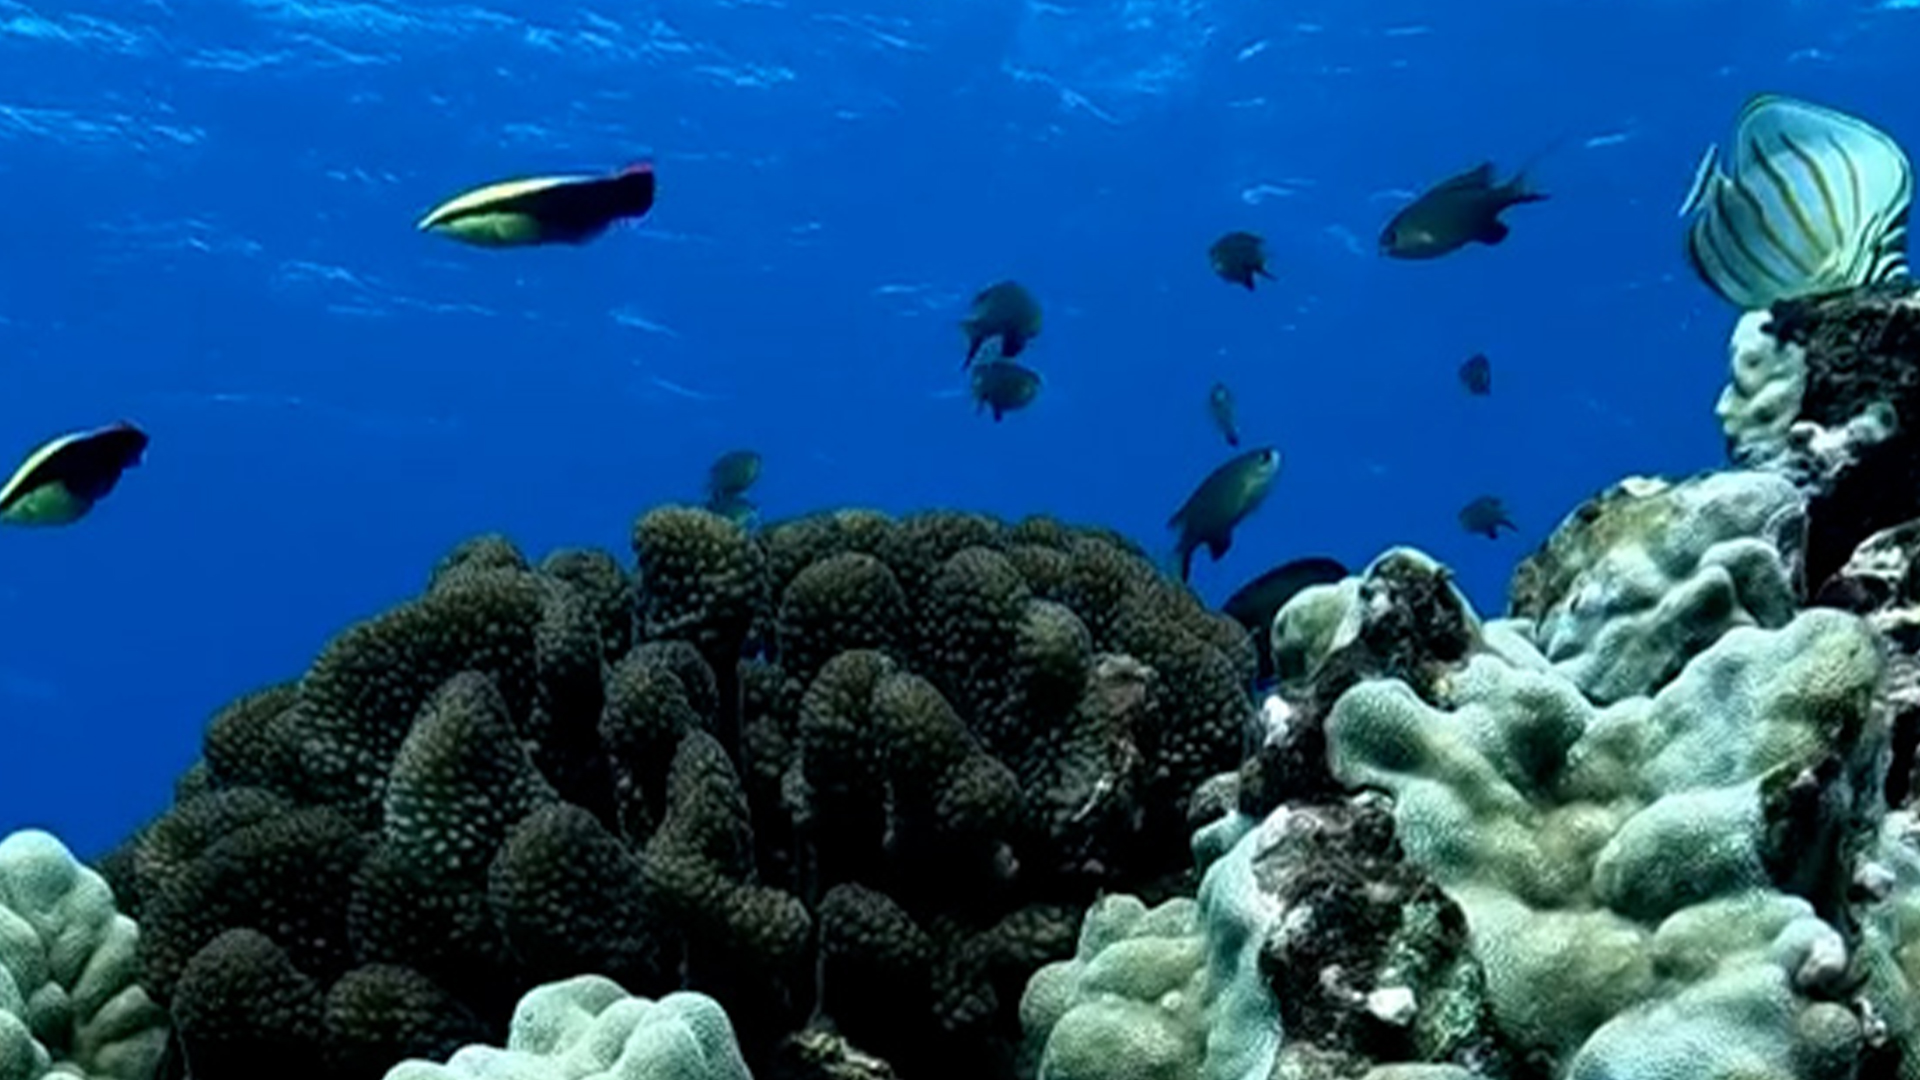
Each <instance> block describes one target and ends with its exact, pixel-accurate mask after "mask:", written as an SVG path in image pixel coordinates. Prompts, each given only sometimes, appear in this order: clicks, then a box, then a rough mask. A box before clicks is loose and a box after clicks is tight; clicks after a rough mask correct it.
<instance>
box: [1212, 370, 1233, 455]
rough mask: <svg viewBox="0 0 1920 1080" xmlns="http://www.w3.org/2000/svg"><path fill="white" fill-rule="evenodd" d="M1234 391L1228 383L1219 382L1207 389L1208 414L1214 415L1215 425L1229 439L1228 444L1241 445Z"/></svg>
mask: <svg viewBox="0 0 1920 1080" xmlns="http://www.w3.org/2000/svg"><path fill="white" fill-rule="evenodd" d="M1233 413H1234V408H1233V391H1231V390H1229V389H1227V384H1226V383H1223V382H1217V383H1214V384H1213V388H1212V389H1211V390H1208V391H1207V415H1208V416H1211V417H1213V426H1214V427H1217V428H1219V429H1220V434H1221V436H1222V437H1224V438H1225V439H1226V440H1227V445H1228V446H1239V445H1240V428H1239V427H1238V426H1237V425H1236V424H1235V423H1234V416H1233Z"/></svg>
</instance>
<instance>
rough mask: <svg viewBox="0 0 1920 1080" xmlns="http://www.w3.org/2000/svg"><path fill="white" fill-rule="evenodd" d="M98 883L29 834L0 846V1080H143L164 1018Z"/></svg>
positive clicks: (160, 1045) (129, 924) (129, 933)
mask: <svg viewBox="0 0 1920 1080" xmlns="http://www.w3.org/2000/svg"><path fill="white" fill-rule="evenodd" d="M138 937H139V929H138V927H136V926H135V925H134V923H133V920H132V919H129V918H127V917H126V916H125V915H122V914H120V912H119V911H118V910H116V909H115V907H114V902H113V891H112V890H111V889H109V888H108V887H107V883H106V881H105V880H103V879H102V878H101V876H100V875H99V874H97V873H95V872H94V871H92V870H89V869H87V868H86V867H85V866H83V865H81V864H80V863H79V862H78V861H76V860H75V859H74V857H73V855H72V854H71V853H70V852H68V851H67V849H66V847H65V846H64V845H62V844H61V843H60V841H58V840H56V839H54V838H53V837H52V836H50V835H48V834H47V833H44V832H40V831H38V830H34V829H27V830H22V831H20V832H16V833H14V834H12V835H11V836H8V837H7V838H6V839H5V840H4V841H0V1078H4V1080H38V1078H40V1077H43V1076H63V1077H74V1078H81V1080H147V1078H148V1077H150V1076H152V1075H153V1073H154V1070H155V1069H156V1067H157V1066H158V1065H159V1062H160V1060H161V1057H162V1055H163V1053H164V1052H165V1049H166V1045H167V1017H166V1014H165V1013H163V1012H162V1011H161V1010H160V1008H159V1007H158V1006H156V1005H155V1004H154V1003H153V1001H152V1000H151V999H149V998H148V997H147V994H146V992H145V991H144V990H142V989H141V988H140V986H139V984H138V982H137V980H138V978H139V966H138V962H137V961H136V959H135V955H134V951H135V942H136V941H137V939H138Z"/></svg>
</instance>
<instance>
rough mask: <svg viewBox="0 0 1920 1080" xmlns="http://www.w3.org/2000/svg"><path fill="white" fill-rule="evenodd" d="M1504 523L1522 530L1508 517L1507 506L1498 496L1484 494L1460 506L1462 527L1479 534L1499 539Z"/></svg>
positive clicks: (1517, 530)
mask: <svg viewBox="0 0 1920 1080" xmlns="http://www.w3.org/2000/svg"><path fill="white" fill-rule="evenodd" d="M1503 525H1504V526H1506V527H1507V528H1508V529H1511V530H1513V531H1514V532H1519V531H1520V527H1519V526H1517V525H1515V524H1514V523H1513V521H1512V519H1510V518H1508V517H1507V508H1506V506H1505V505H1504V504H1502V503H1501V501H1500V500H1499V498H1498V497H1496V496H1493V495H1482V496H1480V497H1479V498H1477V499H1475V500H1473V501H1472V502H1470V503H1468V504H1467V505H1465V506H1463V507H1461V508H1460V527H1461V528H1463V529H1465V530H1467V531H1468V532H1470V533H1473V534H1475V535H1477V536H1484V537H1486V538H1487V539H1489V540H1498V539H1500V527H1501V526H1503Z"/></svg>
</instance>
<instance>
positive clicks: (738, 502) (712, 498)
mask: <svg viewBox="0 0 1920 1080" xmlns="http://www.w3.org/2000/svg"><path fill="white" fill-rule="evenodd" d="M707 511H708V512H709V513H714V514H718V515H720V516H721V517H723V518H726V519H727V520H728V521H731V522H733V523H734V524H735V525H738V526H740V527H741V528H743V529H752V528H753V527H754V526H756V525H758V524H759V523H760V508H759V507H758V506H755V505H754V504H753V502H752V501H751V500H749V499H748V498H747V497H746V496H745V495H741V494H739V493H738V492H735V493H733V494H722V493H719V492H715V493H714V494H712V495H709V496H708V497H707Z"/></svg>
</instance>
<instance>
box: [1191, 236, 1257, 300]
mask: <svg viewBox="0 0 1920 1080" xmlns="http://www.w3.org/2000/svg"><path fill="white" fill-rule="evenodd" d="M1207 261H1208V262H1209V263H1211V264H1212V266H1213V272H1214V273H1215V274H1218V275H1219V276H1220V279H1221V280H1222V281H1230V282H1232V283H1233V284H1235V285H1241V286H1245V287H1246V288H1247V290H1248V291H1252V289H1253V279H1254V278H1255V277H1263V278H1266V279H1267V280H1269V281H1271V280H1273V275H1272V274H1270V273H1268V272H1267V249H1266V241H1265V240H1262V239H1261V238H1260V236H1259V234H1258V233H1250V232H1230V233H1228V234H1226V235H1225V236H1222V237H1221V238H1220V239H1218V240H1215V241H1214V242H1213V246H1212V247H1209V248H1208V249H1207Z"/></svg>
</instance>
